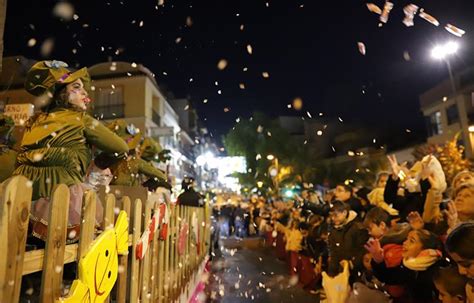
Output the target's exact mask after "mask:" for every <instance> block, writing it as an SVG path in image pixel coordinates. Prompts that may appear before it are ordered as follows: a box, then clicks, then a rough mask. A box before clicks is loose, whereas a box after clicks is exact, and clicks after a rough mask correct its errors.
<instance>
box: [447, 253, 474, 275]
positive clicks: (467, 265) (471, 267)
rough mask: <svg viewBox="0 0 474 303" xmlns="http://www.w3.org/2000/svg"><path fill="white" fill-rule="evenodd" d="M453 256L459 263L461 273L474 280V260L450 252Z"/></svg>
mask: <svg viewBox="0 0 474 303" xmlns="http://www.w3.org/2000/svg"><path fill="white" fill-rule="evenodd" d="M449 255H450V256H451V258H453V260H454V262H456V264H457V265H458V271H459V273H460V274H461V275H463V276H466V277H468V278H469V279H472V280H474V260H469V259H463V258H461V257H460V256H459V255H458V254H457V253H454V252H453V253H450V254H449Z"/></svg>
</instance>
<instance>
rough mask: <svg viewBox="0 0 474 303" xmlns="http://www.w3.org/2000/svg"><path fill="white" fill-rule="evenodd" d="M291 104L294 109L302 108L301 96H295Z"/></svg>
mask: <svg viewBox="0 0 474 303" xmlns="http://www.w3.org/2000/svg"><path fill="white" fill-rule="evenodd" d="M292 106H293V108H294V109H295V110H301V109H302V108H303V99H301V98H299V97H298V98H295V99H294V100H293V103H292Z"/></svg>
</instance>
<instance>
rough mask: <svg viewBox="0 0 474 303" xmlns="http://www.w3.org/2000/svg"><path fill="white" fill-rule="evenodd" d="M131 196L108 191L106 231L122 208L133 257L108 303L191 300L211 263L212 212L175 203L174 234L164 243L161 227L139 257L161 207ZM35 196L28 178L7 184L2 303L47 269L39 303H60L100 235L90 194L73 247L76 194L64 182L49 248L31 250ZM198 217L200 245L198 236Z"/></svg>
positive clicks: (1, 203)
mask: <svg viewBox="0 0 474 303" xmlns="http://www.w3.org/2000/svg"><path fill="white" fill-rule="evenodd" d="M124 191H125V192H122V194H121V195H120V197H118V198H116V196H115V195H114V194H111V193H110V194H106V195H105V199H103V200H104V201H102V205H103V206H104V220H103V226H102V229H103V230H105V228H106V227H107V226H109V225H113V224H114V223H115V217H116V215H117V214H118V210H124V211H125V212H126V213H127V214H128V215H129V254H128V255H125V256H119V268H120V270H119V274H118V278H117V281H116V284H115V288H114V290H113V291H112V293H111V294H110V296H109V298H108V299H107V300H106V302H110V301H111V300H113V301H114V302H119V303H122V302H147V303H148V302H160V303H161V302H186V301H187V300H188V298H189V297H190V296H191V295H192V291H193V289H194V287H195V286H196V285H197V283H198V282H199V281H200V278H201V274H202V270H203V267H204V264H205V262H206V261H207V252H208V251H209V242H210V241H209V237H210V231H209V227H210V212H209V208H208V207H207V206H206V207H204V208H197V207H186V206H179V205H168V206H169V210H170V221H169V223H168V233H167V237H166V238H165V239H163V240H159V238H158V237H159V230H158V231H157V232H156V233H155V234H154V237H153V240H152V242H151V243H150V245H149V248H148V250H147V252H146V255H145V256H144V258H143V259H142V260H139V259H137V258H136V254H135V251H136V246H137V244H138V242H139V239H140V236H141V235H142V233H143V231H144V230H145V228H146V226H148V224H149V221H150V219H151V217H152V214H153V213H154V212H155V211H157V209H158V208H157V207H158V200H159V197H158V196H157V195H156V194H148V195H147V200H146V201H141V199H134V200H133V201H131V200H130V198H129V197H128V196H127V195H126V190H124ZM131 191H132V192H133V189H132V190H131ZM31 193H32V189H31V184H29V181H28V180H27V179H26V178H24V177H22V176H16V177H13V178H11V179H9V180H7V181H5V182H4V183H2V184H1V186H0V239H2V240H1V241H2V243H1V244H0V302H18V301H19V300H20V295H21V294H20V290H21V280H22V277H23V276H25V275H28V274H31V273H35V272H42V279H41V289H40V294H39V301H40V302H44V303H50V302H51V303H52V302H55V301H56V300H57V299H58V298H59V297H60V296H61V294H62V292H63V289H62V287H63V286H62V284H63V270H62V269H63V266H64V264H67V263H72V262H77V261H78V260H80V259H81V257H83V256H84V254H85V253H86V252H87V250H88V247H89V245H90V244H91V242H92V241H93V240H94V238H95V237H96V236H97V234H96V233H95V226H94V224H95V213H96V199H97V196H96V193H95V192H93V191H89V192H87V193H86V194H85V196H84V200H83V208H82V220H81V222H82V223H81V229H80V240H79V242H78V243H76V244H69V245H66V236H67V235H66V229H67V216H68V207H69V203H68V201H69V190H68V188H67V187H66V186H65V185H58V186H57V187H56V188H55V190H54V193H53V196H52V204H51V208H50V216H49V226H55V228H49V229H48V239H47V242H46V246H45V248H44V249H36V250H32V251H27V252H25V244H26V239H27V232H28V221H29V211H30V205H31ZM193 216H194V220H193ZM196 218H197V222H198V229H199V231H198V233H199V238H200V241H199V242H197V241H195V240H193V237H192V236H191V233H192V232H193V231H194V230H192V224H193V222H194V223H195V222H196ZM184 225H187V226H188V227H189V229H188V231H189V232H188V233H187V234H184V235H185V238H184V239H185V246H184V253H183V251H181V254H180V253H179V249H178V242H179V241H178V240H179V239H178V238H179V236H180V233H181V236H183V232H182V228H183V226H184ZM197 246H199V247H197Z"/></svg>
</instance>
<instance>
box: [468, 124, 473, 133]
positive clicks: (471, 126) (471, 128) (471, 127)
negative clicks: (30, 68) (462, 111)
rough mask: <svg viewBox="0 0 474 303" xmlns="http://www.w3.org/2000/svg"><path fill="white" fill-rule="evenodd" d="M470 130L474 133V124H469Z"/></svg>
mask: <svg viewBox="0 0 474 303" xmlns="http://www.w3.org/2000/svg"><path fill="white" fill-rule="evenodd" d="M468 130H469V132H470V133H474V125H469V128H468Z"/></svg>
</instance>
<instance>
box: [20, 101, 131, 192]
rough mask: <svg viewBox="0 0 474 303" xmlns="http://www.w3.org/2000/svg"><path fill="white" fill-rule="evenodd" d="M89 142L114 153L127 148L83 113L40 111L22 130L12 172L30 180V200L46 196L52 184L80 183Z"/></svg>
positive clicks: (116, 137) (88, 156) (85, 166)
mask: <svg viewBox="0 0 474 303" xmlns="http://www.w3.org/2000/svg"><path fill="white" fill-rule="evenodd" d="M92 145H93V146H96V147H97V148H99V149H100V150H101V151H103V152H106V153H111V154H113V153H116V156H120V155H123V154H124V153H126V152H127V151H128V146H127V144H126V143H125V142H124V141H123V140H122V139H121V138H120V137H119V136H117V135H116V134H114V133H113V132H111V131H110V130H109V129H108V128H107V127H105V126H104V125H103V124H102V123H100V122H99V121H97V120H95V119H94V118H92V117H91V116H89V115H88V114H87V113H84V112H77V111H74V110H70V109H63V108H57V109H55V110H53V111H51V112H50V113H48V114H41V115H40V116H39V117H38V118H37V119H36V120H35V121H34V123H33V125H32V126H31V128H30V129H27V130H26V131H25V134H24V136H23V140H22V142H21V146H22V150H23V151H22V152H21V153H20V154H19V155H18V160H17V161H18V168H17V169H16V170H15V173H14V174H16V175H24V176H26V177H27V178H28V179H30V180H32V181H33V200H35V199H38V198H40V197H50V195H51V193H52V189H53V187H54V185H56V184H66V185H67V186H71V185H74V184H79V183H81V182H83V179H84V176H85V175H86V170H87V168H88V166H89V164H90V163H91V160H92V151H91V146H92Z"/></svg>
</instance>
